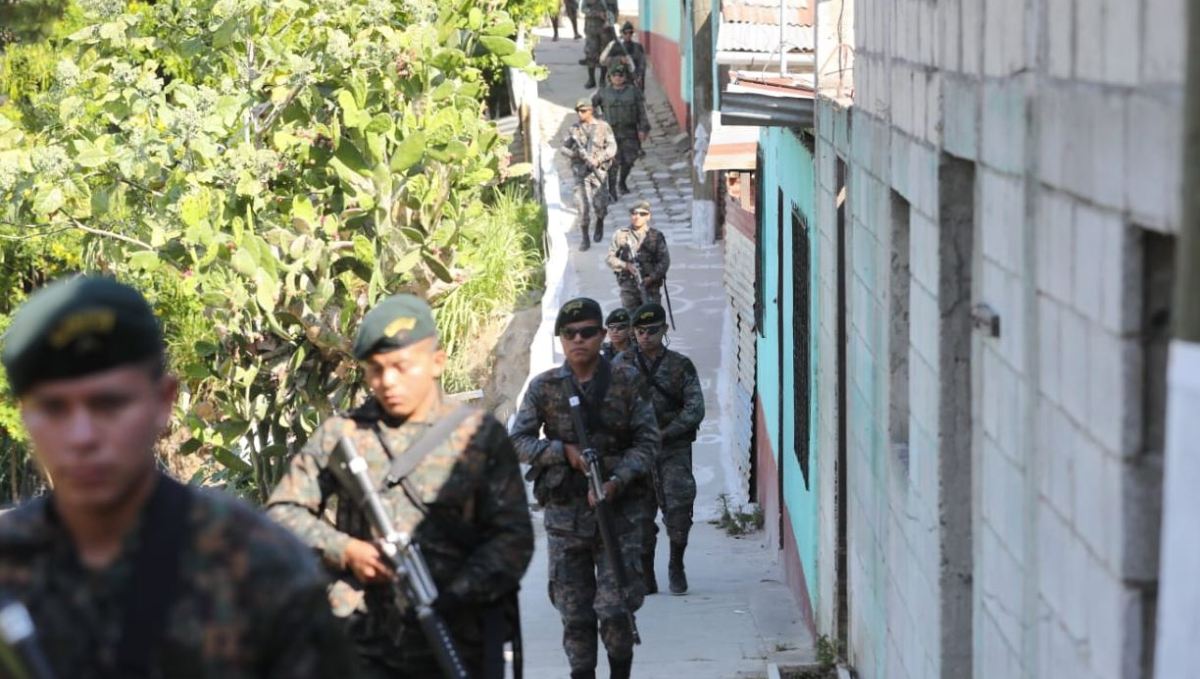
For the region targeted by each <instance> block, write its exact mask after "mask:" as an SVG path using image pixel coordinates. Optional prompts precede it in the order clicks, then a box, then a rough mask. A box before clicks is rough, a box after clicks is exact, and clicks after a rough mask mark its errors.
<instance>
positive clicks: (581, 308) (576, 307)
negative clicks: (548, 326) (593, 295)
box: [554, 297, 604, 335]
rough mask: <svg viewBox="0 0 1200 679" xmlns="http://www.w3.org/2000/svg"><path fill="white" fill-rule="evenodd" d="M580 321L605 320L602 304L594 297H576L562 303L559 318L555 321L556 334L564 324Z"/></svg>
mask: <svg viewBox="0 0 1200 679" xmlns="http://www.w3.org/2000/svg"><path fill="white" fill-rule="evenodd" d="M579 321H600V322H601V323H603V322H604V312H603V311H601V310H600V305H599V304H598V303H597V302H596V300H594V299H590V298H587V297H576V298H575V299H573V300H571V301H569V302H567V303H566V304H564V305H562V307H561V308H560V309H559V310H558V318H557V319H555V321H554V334H556V335H557V334H558V331H559V330H562V327H563V326H564V325H570V324H571V323H578V322H579Z"/></svg>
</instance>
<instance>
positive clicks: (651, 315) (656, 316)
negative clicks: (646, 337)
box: [633, 302, 667, 326]
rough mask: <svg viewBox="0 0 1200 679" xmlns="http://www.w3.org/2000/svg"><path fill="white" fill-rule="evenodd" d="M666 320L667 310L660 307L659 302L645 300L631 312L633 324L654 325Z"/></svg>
mask: <svg viewBox="0 0 1200 679" xmlns="http://www.w3.org/2000/svg"><path fill="white" fill-rule="evenodd" d="M666 322H667V310H666V309H663V308H662V305H661V304H655V303H654V302H647V303H646V304H643V305H641V306H640V307H638V308H637V311H635V312H633V324H634V325H635V326H643V325H656V324H658V323H666Z"/></svg>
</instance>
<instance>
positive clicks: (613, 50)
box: [600, 39, 646, 80]
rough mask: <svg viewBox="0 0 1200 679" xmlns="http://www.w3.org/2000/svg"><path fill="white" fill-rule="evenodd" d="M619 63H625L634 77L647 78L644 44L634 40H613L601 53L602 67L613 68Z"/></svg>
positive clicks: (638, 78)
mask: <svg viewBox="0 0 1200 679" xmlns="http://www.w3.org/2000/svg"><path fill="white" fill-rule="evenodd" d="M617 62H623V63H624V64H625V65H626V66H628V67H629V68H630V70H631V71H632V72H633V77H634V78H635V79H637V80H642V79H644V78H645V77H646V48H645V47H642V43H640V42H634V41H632V40H629V41H626V40H620V39H618V40H611V41H609V43H608V45H606V46H605V47H604V51H603V52H601V53H600V65H601V66H604V67H605V68H612V67H613V65H614V64H615V63H617Z"/></svg>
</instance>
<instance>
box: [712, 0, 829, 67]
mask: <svg viewBox="0 0 1200 679" xmlns="http://www.w3.org/2000/svg"><path fill="white" fill-rule="evenodd" d="M815 1H816V0H784V2H786V8H787V9H786V10H785V14H784V20H785V21H786V22H787V27H786V28H784V35H783V40H784V43H785V44H786V45H787V46H788V51H789V52H811V51H813V47H814V40H815V35H814V33H815V31H814V30H813V3H814V2H815ZM717 50H718V51H729V52H762V53H770V52H774V53H776V54H778V52H779V0H721V23H720V26H719V27H718V28H717Z"/></svg>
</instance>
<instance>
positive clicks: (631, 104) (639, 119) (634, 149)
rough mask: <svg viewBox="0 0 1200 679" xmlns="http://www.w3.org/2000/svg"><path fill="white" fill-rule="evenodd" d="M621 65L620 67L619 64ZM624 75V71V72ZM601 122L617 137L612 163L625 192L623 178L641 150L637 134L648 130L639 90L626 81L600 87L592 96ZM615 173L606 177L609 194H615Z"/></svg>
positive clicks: (644, 101)
mask: <svg viewBox="0 0 1200 679" xmlns="http://www.w3.org/2000/svg"><path fill="white" fill-rule="evenodd" d="M622 68H624V67H623V66H622ZM626 74H628V72H627V71H626ZM592 104H593V105H595V107H596V109H597V110H598V111H599V113H600V115H601V116H602V117H603V118H604V121H605V122H607V123H608V124H609V126H610V127H612V131H613V136H614V137H616V139H617V156H616V165H617V167H618V168H619V170H620V173H619V175H620V183H621V189H622V190H623V191H625V193H629V187H628V186H626V185H625V180H626V179H628V177H629V172H630V171H631V170H632V169H633V164H634V163H635V162H637V159H638V155H639V154H641V152H642V140H641V137H639V136H638V135H639V134H642V133H649V132H650V119H649V118H647V117H646V98H645V95H643V94H642V91H641V90H639V89H638V88H637V87H635V86H633V85H632V84H626V85H624V86H622V87H621V88H620V89H617V88H616V87H613V86H612V85H609V86H607V87H603V88H601V89H600V91H599V92H597V93H596V94H595V95H594V96H593V97H592ZM617 179H618V173H617V172H610V173H609V176H608V190H609V194H610V197H612V196H615V194H616V189H617Z"/></svg>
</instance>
